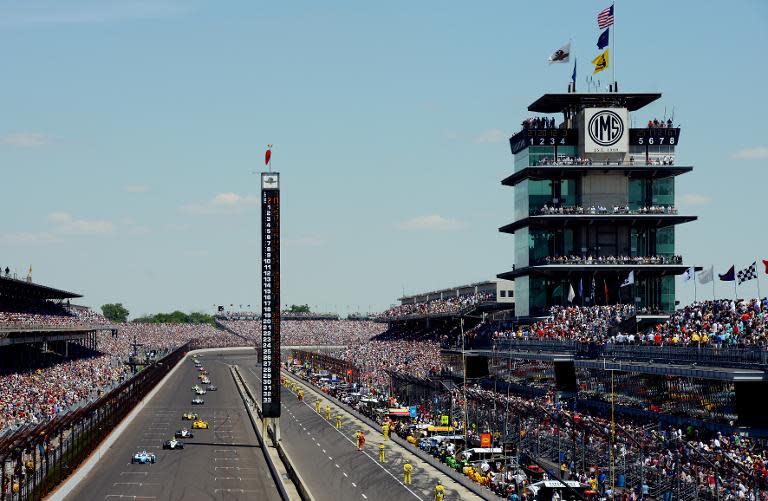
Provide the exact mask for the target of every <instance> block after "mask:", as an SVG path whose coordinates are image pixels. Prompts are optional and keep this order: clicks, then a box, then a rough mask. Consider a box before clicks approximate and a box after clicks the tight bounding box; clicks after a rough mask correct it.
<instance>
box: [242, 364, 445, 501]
mask: <svg viewBox="0 0 768 501" xmlns="http://www.w3.org/2000/svg"><path fill="white" fill-rule="evenodd" d="M256 361H257V360H256V357H255V356H252V357H248V358H247V359H245V357H241V358H240V360H239V361H238V362H237V363H238V365H239V366H240V373H241V374H242V375H243V378H244V379H245V380H246V382H247V383H248V384H249V385H250V386H251V388H252V389H253V390H254V392H255V394H256V396H257V397H258V396H260V395H261V380H260V374H261V371H260V368H259V367H257V366H256V365H255V364H256ZM314 401H315V396H314V395H313V394H311V393H309V392H307V395H306V398H305V401H304V402H299V401H298V399H297V398H296V395H294V394H292V393H291V392H290V391H289V390H288V389H286V388H284V387H282V389H281V403H282V417H281V418H280V434H281V437H282V444H283V447H285V449H286V450H287V452H288V454H290V456H291V458H292V460H293V462H294V464H295V467H296V469H297V470H298V471H299V472H300V474H301V476H302V477H303V479H304V482H305V484H306V485H307V487H308V489H309V491H310V492H311V493H312V495H313V496H314V497H315V499H316V500H317V501H336V500H339V501H348V500H354V501H366V500H369V501H374V500H385V501H399V500H403V501H418V500H423V501H431V500H432V499H434V494H433V493H434V487H435V480H434V479H433V478H432V479H431V478H428V476H427V475H425V474H420V471H424V468H426V467H428V466H425V465H426V463H423V462H421V461H418V462H413V463H412V464H413V467H414V473H413V479H412V480H413V483H412V484H411V485H409V486H407V487H406V486H404V485H403V484H402V483H401V481H402V480H403V463H404V461H403V460H402V458H400V457H396V456H397V455H396V454H394V453H391V454H389V457H388V458H387V461H386V462H385V463H384V464H381V463H379V461H378V450H377V447H378V446H375V445H371V441H368V442H367V443H366V452H365V453H364V452H359V451H358V450H357V446H356V444H355V443H354V440H355V438H354V434H355V431H357V429H358V427H356V426H355V425H354V424H353V423H352V422H351V419H350V417H349V415H348V414H346V413H345V414H344V417H343V421H342V423H343V424H342V428H341V430H337V429H336V427H335V416H336V412H335V411H333V413H332V419H331V421H327V420H326V419H325V404H323V406H322V409H321V413H320V414H318V413H317V412H315V410H314V408H313V407H312V406H313V405H314ZM331 407H332V409H335V406H331ZM391 443H392V442H389V444H391ZM385 457H386V453H385ZM429 468H431V467H429ZM445 498H446V500H455V499H459V494H458V493H457V492H455V491H453V490H452V489H451V488H450V487H449V486H448V485H446V497H445Z"/></svg>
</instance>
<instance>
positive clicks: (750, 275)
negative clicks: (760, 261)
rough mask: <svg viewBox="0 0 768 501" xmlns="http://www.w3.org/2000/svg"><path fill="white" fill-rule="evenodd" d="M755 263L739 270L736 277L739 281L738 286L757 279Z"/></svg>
mask: <svg viewBox="0 0 768 501" xmlns="http://www.w3.org/2000/svg"><path fill="white" fill-rule="evenodd" d="M756 269H757V261H755V262H754V263H752V264H751V265H749V266H747V267H746V268H744V269H743V270H740V271H739V272H738V273H737V274H736V276H737V277H738V279H739V285H741V284H743V283H744V282H747V281H749V280H754V279H756V278H757V271H756Z"/></svg>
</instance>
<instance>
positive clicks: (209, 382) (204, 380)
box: [200, 376, 211, 384]
mask: <svg viewBox="0 0 768 501" xmlns="http://www.w3.org/2000/svg"><path fill="white" fill-rule="evenodd" d="M200 382H201V383H203V384H211V379H210V378H209V377H208V376H205V377H204V378H203V379H201V380H200Z"/></svg>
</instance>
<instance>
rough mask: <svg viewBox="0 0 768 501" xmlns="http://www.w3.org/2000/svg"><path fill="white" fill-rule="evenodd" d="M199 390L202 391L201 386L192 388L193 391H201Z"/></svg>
mask: <svg viewBox="0 0 768 501" xmlns="http://www.w3.org/2000/svg"><path fill="white" fill-rule="evenodd" d="M199 389H200V386H199V385H195V386H193V387H192V391H197V390H199Z"/></svg>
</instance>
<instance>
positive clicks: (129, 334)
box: [0, 295, 768, 499]
mask: <svg viewBox="0 0 768 501" xmlns="http://www.w3.org/2000/svg"><path fill="white" fill-rule="evenodd" d="M489 299H490V298H489V297H486V296H482V295H475V296H472V295H467V296H460V297H456V298H451V299H449V300H444V299H435V300H432V301H426V302H421V303H418V302H417V303H413V304H408V305H401V306H398V307H393V308H390V309H389V310H387V311H385V312H383V313H382V314H380V315H378V316H376V318H375V321H374V320H370V319H361V320H355V319H345V320H339V319H338V317H336V318H328V317H318V316H314V315H304V316H303V317H300V318H296V317H295V318H294V319H291V320H283V321H282V323H281V328H282V344H283V346H287V347H304V348H310V349H312V348H322V349H324V350H325V352H326V353H327V354H329V355H331V356H333V357H336V358H338V359H341V360H343V361H345V362H347V363H349V364H352V365H354V366H355V367H356V368H357V369H358V371H359V374H360V377H359V380H358V381H356V385H357V387H356V388H357V392H356V394H357V395H358V396H360V395H369V396H370V397H372V399H373V400H374V401H375V400H376V399H378V400H379V401H380V402H381V403H382V405H383V406H384V407H397V406H400V405H413V406H416V408H417V409H418V413H417V417H416V418H414V419H413V420H412V421H411V422H409V423H407V425H406V422H405V421H399V422H397V423H396V424H393V426H395V430H396V432H397V433H399V434H401V435H402V436H403V438H406V439H408V440H409V441H411V442H412V443H413V444H415V446H418V447H421V448H422V449H424V450H427V451H428V452H430V453H432V454H433V455H435V456H436V457H439V458H440V459H441V460H442V461H444V462H446V463H447V464H450V465H451V466H454V467H456V468H457V470H459V471H463V472H464V473H465V474H467V475H468V476H469V477H470V478H472V479H473V480H475V481H477V482H479V483H482V484H483V485H486V486H487V487H488V488H489V489H491V490H493V491H495V492H497V493H499V494H502V495H508V494H509V493H510V492H512V491H516V490H517V489H519V486H518V485H516V480H515V476H514V475H513V474H512V473H511V470H510V469H508V468H507V467H506V462H505V463H504V464H502V463H500V462H492V461H491V462H488V461H484V462H481V463H474V464H469V463H467V462H466V461H464V462H462V461H461V458H462V455H461V452H462V447H461V445H459V446H458V448H457V447H456V445H455V444H451V446H450V447H449V446H448V445H447V444H442V445H438V446H435V445H434V444H430V442H428V441H426V440H423V438H422V437H420V436H419V434H418V432H415V431H414V430H415V428H414V427H413V425H416V424H418V425H422V424H438V422H437V421H438V419H439V417H440V416H442V415H449V416H450V417H451V420H452V421H455V423H454V424H455V426H456V429H457V431H458V432H460V433H463V432H464V431H466V435H467V438H468V440H469V441H470V442H476V441H479V437H480V435H481V434H482V433H491V434H492V435H493V437H494V441H495V443H499V444H501V443H503V442H505V441H506V440H509V437H511V436H512V437H514V442H515V443H516V444H517V446H518V447H520V450H525V451H526V453H527V454H534V455H536V456H537V457H538V458H539V459H540V460H542V461H549V462H551V463H553V464H556V465H558V468H560V469H561V470H562V472H563V473H564V475H566V476H567V477H568V478H574V479H577V480H579V481H581V482H584V483H586V484H590V483H593V482H594V483H595V484H596V489H598V490H601V489H602V490H603V491H604V490H605V486H606V476H605V472H606V461H607V460H606V458H607V457H609V456H611V455H612V454H613V455H615V457H617V458H620V462H621V467H620V472H621V474H622V476H623V477H622V478H623V482H624V483H625V484H630V483H632V482H634V483H638V482H639V483H640V484H642V485H641V486H640V488H641V490H642V489H647V492H648V493H649V494H650V493H652V492H662V490H663V488H664V486H668V485H670V483H672V482H676V483H677V484H676V485H678V492H681V491H680V490H679V488H680V486H682V488H683V492H691V493H695V494H696V496H698V497H699V499H702V498H703V499H716V498H718V497H719V498H720V499H743V498H744V497H745V496H746V493H749V492H757V490H756V489H764V488H765V487H766V485H768V484H766V482H768V449H766V438H765V435H762V434H761V433H757V432H753V433H751V434H749V435H745V434H744V433H741V430H740V429H739V428H738V427H737V426H736V423H735V422H734V421H735V420H737V419H738V416H737V414H736V412H735V410H734V409H733V408H732V404H729V403H728V398H730V400H732V394H733V388H732V386H729V383H727V382H714V381H713V382H710V383H706V384H698V385H697V384H696V383H695V382H691V380H685V381H687V383H685V384H683V380H682V379H681V380H680V381H678V382H677V383H675V382H674V381H673V378H664V379H663V382H661V383H660V381H661V380H659V379H658V378H655V377H654V376H647V375H646V376H643V375H640V376H637V375H633V376H632V377H626V376H623V377H622V376H617V378H616V391H615V395H614V396H613V401H614V402H615V403H616V404H617V406H618V408H619V410H620V411H619V412H617V414H616V416H617V419H616V421H615V426H616V438H615V441H614V443H613V445H611V440H610V426H611V424H610V415H609V414H608V413H607V411H606V407H600V403H601V402H602V403H603V404H606V403H607V402H608V400H607V396H609V395H611V393H610V392H609V391H607V390H606V387H607V386H606V385H608V384H609V383H608V382H607V380H605V376H604V375H601V374H598V373H595V372H594V371H593V372H590V371H588V370H585V369H580V371H579V382H580V387H579V388H578V393H577V396H576V399H575V400H574V399H570V400H569V399H559V397H558V395H557V391H556V390H557V389H556V388H555V386H556V385H555V378H554V376H553V370H552V366H551V364H548V362H547V361H545V360H544V361H542V360H523V359H515V360H512V359H510V360H509V361H508V362H505V363H503V364H498V363H494V361H493V360H492V362H491V370H490V372H489V374H487V375H486V377H480V378H473V379H472V380H471V381H470V382H469V384H468V385H467V386H466V391H465V389H464V388H462V387H461V386H460V385H457V384H448V385H445V386H443V387H441V388H443V389H442V390H440V391H434V388H435V386H434V384H433V383H435V382H436V381H444V382H445V381H449V380H450V378H451V376H452V375H455V374H453V372H452V371H455V369H456V360H455V358H451V355H450V353H447V352H446V349H447V350H449V351H450V350H451V349H453V350H455V348H457V347H458V346H461V345H463V347H464V348H471V347H478V346H481V345H482V346H490V347H491V349H493V350H501V349H504V347H507V348H508V347H509V346H511V345H510V343H516V344H520V343H522V344H526V343H527V344H535V343H539V344H541V343H550V344H552V343H554V344H558V343H559V344H560V345H563V346H573V343H578V344H583V345H589V346H595V347H603V346H611V345H615V346H635V347H643V348H649V349H650V348H652V349H655V350H658V351H659V352H661V351H662V350H668V349H676V350H684V349H686V348H690V347H697V348H707V349H709V348H711V349H713V350H717V351H718V353H723V352H727V351H728V350H750V351H751V352H754V353H761V354H762V357H763V358H762V360H766V357H765V353H766V349H767V347H768V342H767V341H768V335H767V333H766V326H767V325H768V300H766V299H742V300H731V299H721V300H714V301H697V302H694V303H692V304H690V305H686V306H684V307H682V308H680V309H678V310H677V311H676V312H674V313H673V314H672V315H671V316H670V317H669V318H668V319H666V320H663V321H659V322H657V323H653V324H652V325H648V326H645V327H643V328H638V327H637V324H636V323H632V324H631V325H633V326H635V328H634V329H633V330H632V331H627V330H624V329H623V328H624V327H625V326H627V325H629V321H631V320H632V319H634V318H635V317H636V314H637V312H636V311H635V309H634V308H633V307H631V306H628V305H612V306H588V307H582V306H568V307H553V308H551V309H550V311H549V315H548V316H547V317H545V318H542V319H538V320H535V321H532V322H530V323H528V324H525V325H523V324H515V323H513V322H512V321H511V319H509V318H504V317H503V315H502V316H498V315H493V314H491V315H479V314H478V315H473V314H472V313H473V309H474V308H476V307H478V306H479V305H480V304H481V303H483V302H484V301H487V300H489ZM0 309H1V310H2V311H0V331H3V332H5V333H6V335H8V333H13V334H14V335H16V336H18V335H23V334H24V332H26V331H30V332H31V331H34V330H37V329H53V328H58V329H61V328H71V329H73V330H77V329H94V330H93V332H94V335H95V349H92V347H89V346H87V345H85V344H82V343H78V342H77V341H74V342H72V343H71V345H70V349H69V351H68V352H67V353H66V355H64V354H62V353H61V351H59V352H58V353H57V352H55V350H53V349H50V347H48V348H49V349H47V350H45V349H44V350H41V351H39V352H34V350H33V349H31V348H30V347H26V348H23V349H22V348H19V347H18V346H15V347H8V346H6V347H4V348H2V349H3V350H11V351H8V353H6V354H5V355H4V360H6V361H8V362H9V363H5V364H3V370H2V373H1V374H0V434H9V433H14V432H16V431H18V430H19V429H20V428H24V427H25V426H29V425H32V424H37V423H40V422H43V421H45V420H48V419H51V418H52V417H55V416H58V415H61V414H64V413H67V412H69V411H71V410H72V409H74V408H76V407H77V406H79V405H82V404H83V403H84V402H86V401H89V400H93V399H95V398H98V397H99V396H100V395H102V394H104V392H107V391H109V389H110V388H112V387H113V386H115V385H116V384H117V383H119V382H121V381H124V380H125V379H127V378H130V377H131V375H132V371H131V367H130V366H129V365H127V364H126V363H125V362H126V361H127V360H128V358H129V357H130V356H131V355H132V353H133V351H134V343H135V344H137V345H140V346H141V347H142V350H144V351H145V352H146V351H150V350H152V351H158V352H161V353H162V352H168V351H170V350H173V349H174V348H177V347H180V346H183V345H185V344H186V343H189V342H194V343H195V345H196V346H254V345H256V344H258V342H259V341H260V336H261V321H260V320H254V319H252V318H253V317H251V319H241V320H237V319H235V318H237V316H229V317H226V316H225V317H222V318H219V319H218V323H217V325H216V326H214V325H210V324H153V323H134V322H129V323H119V324H114V323H112V322H110V321H108V320H107V319H106V318H104V317H102V316H101V315H99V314H98V313H96V312H94V311H92V310H90V309H88V308H83V307H77V306H74V305H70V304H68V303H67V302H66V301H64V300H61V299H59V300H31V299H29V298H26V299H25V298H21V299H19V298H18V297H16V298H13V299H9V298H8V297H4V298H3V300H2V302H0ZM467 312H469V313H470V314H467ZM353 318H354V317H353ZM361 318H368V317H361ZM462 318H464V319H465V320H467V322H466V323H464V322H462V320H461V319H462ZM471 318H474V319H475V320H474V323H471V322H469V319H471ZM427 320H429V321H427ZM462 332H463V334H464V336H462ZM504 343H507V344H504ZM537 346H538V345H537ZM20 350H23V351H20ZM20 353H23V354H24V356H23V357H21V358H19V356H18V355H19V354H20ZM454 353H455V351H454ZM12 358H13V359H14V361H13V363H10V360H11V359H12ZM20 360H21V361H20ZM406 379H407V380H408V381H410V382H409V383H408V384H411V385H413V384H416V385H417V386H418V385H420V384H421V385H423V387H424V388H428V387H431V388H433V389H432V390H431V391H429V392H424V393H421V394H417V395H416V396H414V395H410V396H408V397H406V396H404V394H403V392H402V391H401V389H399V388H398V387H397V383H398V382H400V381H403V380H406ZM453 381H454V383H455V382H456V381H457V379H456V378H454V379H453ZM633 381H634V382H633ZM638 381H639V383H638ZM414 382H415V383H414ZM613 383H614V381H612V380H611V381H610V384H613ZM676 384H679V385H681V386H679V387H676V386H675V385H676ZM638 385H640V386H642V387H643V388H642V390H643V391H640V390H639V389H638ZM608 387H610V386H608ZM722 395H725V397H723V396H722ZM729 395H730V397H729ZM683 397H685V398H683ZM718 399H720V400H718ZM370 401H371V399H368V403H370ZM574 402H577V404H576V405H577V410H575V409H574ZM692 402H693V403H692ZM349 403H350V404H351V405H354V406H355V407H356V409H357V410H359V411H360V412H371V410H372V408H371V407H370V405H362V404H361V403H360V401H359V399H358V401H357V402H355V401H354V399H351V400H349ZM465 407H466V409H467V412H466V415H465V418H466V422H467V428H466V430H464V429H463V426H464V425H463V418H462V416H463V414H462V411H461V409H464V408H465ZM665 416H666V417H668V418H669V419H664V417H665ZM702 423H709V424H706V425H702ZM563 444H566V445H563ZM465 447H468V445H467V444H465ZM640 472H642V473H640ZM763 497H765V495H764V494H763ZM691 499H693V498H691Z"/></svg>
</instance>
